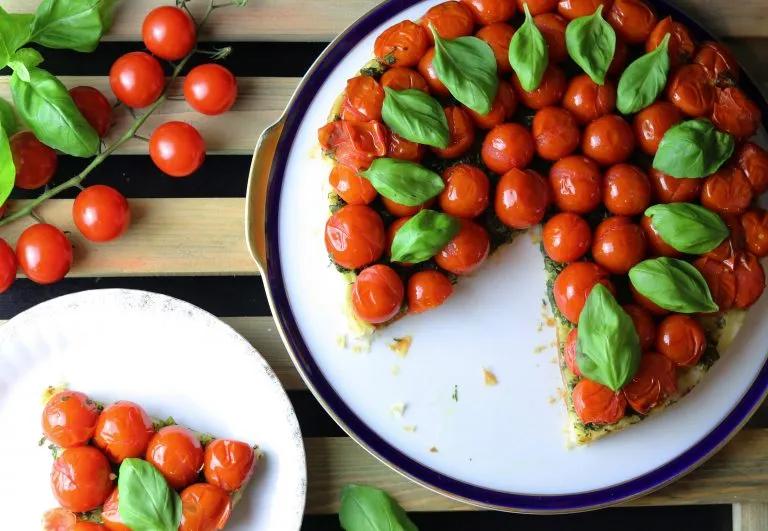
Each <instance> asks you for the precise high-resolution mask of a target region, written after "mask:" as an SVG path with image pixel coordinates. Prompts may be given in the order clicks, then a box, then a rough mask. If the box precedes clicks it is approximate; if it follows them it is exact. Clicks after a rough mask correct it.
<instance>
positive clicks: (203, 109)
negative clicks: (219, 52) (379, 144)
mask: <svg viewBox="0 0 768 531" xmlns="http://www.w3.org/2000/svg"><path fill="white" fill-rule="evenodd" d="M347 90H349V86H347ZM184 99H186V100H187V103H189V106H190V107H192V108H193V109H195V110H196V111H197V112H199V113H202V114H206V115H209V116H216V115H219V114H223V113H225V112H227V111H228V110H229V109H231V108H232V106H233V105H234V104H235V100H236V99H237V80H236V79H235V76H234V75H232V72H230V71H229V70H227V69H226V68H224V67H223V66H221V65H217V64H215V63H211V64H207V65H200V66H196V67H195V68H193V69H192V70H190V72H189V74H187V77H186V78H185V79H184Z"/></svg>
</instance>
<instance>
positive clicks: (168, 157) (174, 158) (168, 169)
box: [149, 122, 205, 177]
mask: <svg viewBox="0 0 768 531" xmlns="http://www.w3.org/2000/svg"><path fill="white" fill-rule="evenodd" d="M149 156H150V157H152V162H154V163H155V166H157V167H158V168H159V169H160V171H162V172H163V173H165V174H167V175H170V176H171V177H186V176H188V175H191V174H193V173H194V172H196V171H197V170H198V169H199V168H200V166H202V165H203V162H204V161H205V140H203V137H202V136H201V135H200V132H199V131H198V130H197V129H195V128H194V127H193V126H191V125H189V124H188V123H185V122H166V123H164V124H163V125H161V126H160V127H158V128H157V129H155V130H154V132H153V133H152V136H151V137H150V139H149Z"/></svg>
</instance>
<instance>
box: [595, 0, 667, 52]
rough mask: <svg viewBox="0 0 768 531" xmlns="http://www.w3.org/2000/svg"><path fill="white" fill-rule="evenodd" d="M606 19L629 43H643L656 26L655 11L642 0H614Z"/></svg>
mask: <svg viewBox="0 0 768 531" xmlns="http://www.w3.org/2000/svg"><path fill="white" fill-rule="evenodd" d="M605 18H606V20H608V23H609V24H610V25H611V26H613V29H614V30H616V34H617V35H618V36H619V37H621V38H622V39H624V40H625V41H626V42H628V43H629V44H643V43H644V42H645V41H646V39H648V37H649V36H650V35H651V32H652V31H653V28H654V27H655V26H656V22H657V19H656V13H655V12H654V11H653V8H652V7H651V6H649V5H648V4H647V3H645V2H644V1H643V0H614V2H613V5H612V6H611V9H610V10H608V13H607V14H606V17H605Z"/></svg>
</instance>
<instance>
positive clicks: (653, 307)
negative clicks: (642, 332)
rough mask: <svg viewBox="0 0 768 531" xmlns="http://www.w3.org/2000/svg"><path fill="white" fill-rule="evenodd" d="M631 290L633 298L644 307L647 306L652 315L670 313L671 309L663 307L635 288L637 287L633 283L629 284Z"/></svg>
mask: <svg viewBox="0 0 768 531" xmlns="http://www.w3.org/2000/svg"><path fill="white" fill-rule="evenodd" d="M629 290H630V291H631V292H632V298H633V299H634V301H635V302H636V303H637V304H639V305H640V306H642V307H643V308H645V309H646V310H648V311H649V312H650V313H651V315H656V316H662V315H667V314H669V310H667V309H665V308H662V307H661V306H659V305H658V304H656V303H655V302H653V301H652V300H651V299H649V298H648V297H646V296H645V295H643V294H641V293H640V292H639V291H637V290H636V289H635V287H634V286H633V285H632V284H631V283H630V285H629Z"/></svg>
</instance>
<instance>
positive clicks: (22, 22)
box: [0, 7, 32, 68]
mask: <svg viewBox="0 0 768 531" xmlns="http://www.w3.org/2000/svg"><path fill="white" fill-rule="evenodd" d="M31 31H32V26H31V20H30V18H29V17H24V16H18V15H11V14H9V13H8V12H7V11H6V10H5V9H3V8H2V7H0V68H2V67H4V66H5V65H7V64H8V61H10V60H11V56H12V55H13V54H14V53H15V52H16V50H18V49H19V48H21V47H22V46H24V44H26V43H27V42H28V41H29V36H30V33H31Z"/></svg>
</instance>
